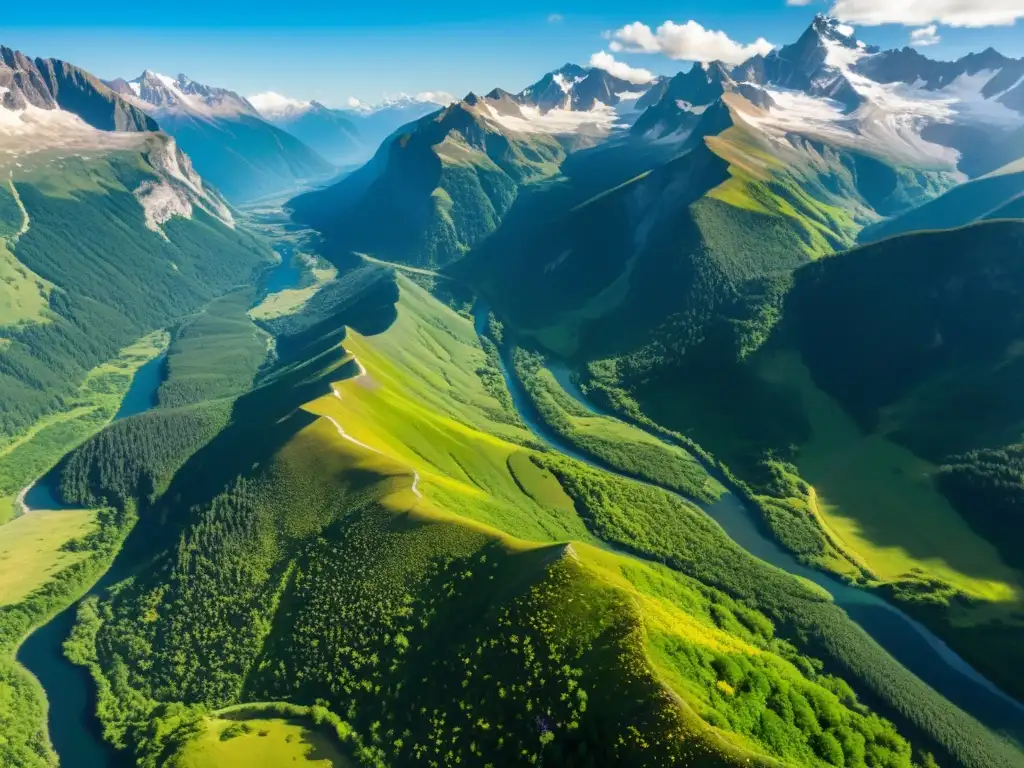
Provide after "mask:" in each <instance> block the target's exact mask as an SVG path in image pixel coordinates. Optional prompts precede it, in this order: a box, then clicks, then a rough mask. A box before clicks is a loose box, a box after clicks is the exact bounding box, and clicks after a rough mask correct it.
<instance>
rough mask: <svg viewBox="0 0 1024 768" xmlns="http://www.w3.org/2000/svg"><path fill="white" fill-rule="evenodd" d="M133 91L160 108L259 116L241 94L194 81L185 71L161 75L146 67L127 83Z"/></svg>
mask: <svg viewBox="0 0 1024 768" xmlns="http://www.w3.org/2000/svg"><path fill="white" fill-rule="evenodd" d="M127 85H128V87H129V88H130V90H131V92H132V94H134V96H135V97H137V98H138V99H141V100H142V101H143V102H145V105H148V106H149V107H152V109H153V110H154V111H156V112H157V113H158V114H159V113H160V112H185V113H193V114H200V115H223V116H228V115H236V114H248V115H252V116H256V117H258V116H259V112H258V111H257V109H256V107H254V106H253V105H252V104H250V103H249V101H248V100H247V99H245V98H244V97H243V96H239V95H238V94H237V93H235V92H234V91H231V90H228V89H227V88H217V87H214V86H210V85H204V84H203V83H200V82H197V81H195V80H193V79H191V78H190V77H188V76H187V75H184V74H179V75H178V76H177V77H169V76H168V75H161V74H160V73H159V72H154V71H153V70H150V69H147V70H145V71H143V73H142V74H141V75H139V76H138V77H137V78H135V79H134V80H130V81H128V83H127Z"/></svg>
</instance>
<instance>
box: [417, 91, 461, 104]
mask: <svg viewBox="0 0 1024 768" xmlns="http://www.w3.org/2000/svg"><path fill="white" fill-rule="evenodd" d="M413 98H414V99H415V100H416V101H425V102H427V103H428V104H439V105H440V106H442V107H447V106H448V105H449V104H453V103H455V102H456V101H458V99H457V98H455V96H453V95H452V94H450V93H448V92H446V91H422V92H421V93H417V94H416V95H415V96H413Z"/></svg>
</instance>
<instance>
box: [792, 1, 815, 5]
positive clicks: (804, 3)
mask: <svg viewBox="0 0 1024 768" xmlns="http://www.w3.org/2000/svg"><path fill="white" fill-rule="evenodd" d="M813 2H814V0H786V5H798V6H804V5H810V4H811V3H813Z"/></svg>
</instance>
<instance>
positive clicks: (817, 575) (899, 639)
mask: <svg viewBox="0 0 1024 768" xmlns="http://www.w3.org/2000/svg"><path fill="white" fill-rule="evenodd" d="M474 311H475V320H476V327H477V331H478V332H481V333H482V332H483V331H484V330H485V329H486V322H487V315H488V308H487V307H486V306H485V305H483V302H481V301H478V302H477V309H475V310H474ZM501 368H502V375H503V376H504V377H505V382H506V384H507V386H508V389H509V391H510V392H511V394H512V401H513V403H514V405H515V408H516V410H517V411H518V412H519V415H520V417H521V418H522V419H523V422H524V423H525V424H526V425H527V427H529V429H530V431H531V432H533V433H534V435H536V436H537V438H539V439H540V440H541V441H543V442H544V443H546V444H547V445H549V446H551V447H552V448H554V449H555V450H557V451H559V452H561V453H564V454H566V455H568V456H571V457H572V458H574V459H577V460H579V461H582V462H583V463H585V464H587V465H589V466H592V467H595V468H597V469H601V470H604V471H606V472H611V473H612V474H616V475H618V476H620V477H623V478H625V479H628V480H632V481H634V482H639V481H636V480H634V478H630V477H628V476H626V475H624V474H623V473H621V472H618V471H616V470H615V469H613V468H611V467H609V466H607V465H605V464H603V463H601V462H599V461H595V460H594V459H593V458H591V457H589V456H587V455H585V454H583V453H582V452H580V451H579V450H578V449H576V448H575V447H574V446H572V445H571V444H569V443H568V441H566V440H564V439H563V438H561V437H560V436H558V435H557V434H555V433H554V432H553V430H551V429H550V428H549V427H548V426H547V425H546V424H544V423H543V422H542V421H541V420H540V418H539V417H538V415H537V413H536V411H535V409H534V407H533V404H532V402H531V401H530V399H529V396H528V395H527V393H526V391H525V389H524V388H523V386H522V385H521V384H520V382H519V380H518V379H517V378H516V377H515V376H513V375H512V374H511V371H510V368H511V363H510V361H508V360H507V359H506V355H505V354H504V353H503V354H502V357H501ZM548 370H550V371H551V374H552V375H553V376H554V377H555V379H556V380H557V381H558V383H559V384H560V385H561V386H562V387H563V389H565V391H566V392H567V393H568V394H570V395H572V396H573V397H574V398H575V399H576V400H577V401H578V402H579V403H580V404H581V405H583V406H584V407H585V408H586V409H587V410H589V411H590V412H591V413H593V414H595V415H597V416H607V417H610V418H617V417H616V416H615V415H614V414H612V413H608V412H605V411H602V410H601V409H599V408H597V407H596V406H594V404H593V403H591V402H590V401H588V400H587V398H586V396H585V395H584V394H583V393H582V392H581V391H580V389H579V387H577V386H576V384H575V382H573V381H572V377H571V372H570V370H569V368H568V367H567V366H566V365H565V364H564V363H555V364H551V365H549V367H548ZM658 437H659V439H661V440H662V441H663V442H669V441H668V440H666V439H665V438H661V437H660V436H658ZM679 447H683V446H679ZM717 479H718V480H719V481H721V482H723V484H724V485H726V487H728V484H727V483H726V482H725V478H723V477H720V476H719V477H718V478H717ZM663 490H665V489H663ZM669 492H670V493H671V491H669ZM698 506H700V507H701V508H702V509H703V510H704V511H705V512H706V513H707V514H708V515H709V516H710V517H711V518H712V519H714V520H715V521H716V522H717V523H718V524H719V525H720V526H721V527H722V529H723V530H724V531H725V533H726V534H727V535H728V536H729V538H731V539H732V540H733V541H734V542H736V543H737V544H738V545H739V546H741V547H742V548H743V549H745V550H746V551H747V552H749V553H750V554H751V555H754V556H755V557H757V558H759V559H761V560H763V561H765V562H767V563H770V564H772V565H774V566H775V567H777V568H780V569H782V570H784V571H787V572H789V573H791V574H794V575H796V576H801V577H803V578H805V579H807V580H809V581H812V582H814V583H815V584H817V585H819V586H821V587H822V588H824V589H825V590H826V591H828V592H829V594H831V595H832V598H833V599H834V601H835V603H836V604H837V605H838V606H840V607H841V608H843V610H845V611H846V613H847V615H848V616H849V617H850V618H851V619H852V620H853V621H854V622H856V623H857V624H858V625H859V626H860V627H861V628H862V629H863V630H864V631H865V632H867V634H868V635H870V636H871V637H872V638H873V639H874V640H875V642H877V643H878V644H879V645H880V646H882V648H884V649H885V650H886V651H887V652H888V653H889V654H890V655H891V656H892V657H893V658H894V659H896V660H897V661H898V662H899V663H900V664H902V665H903V666H904V667H906V668H907V669H908V670H910V671H911V672H913V673H914V674H915V675H917V677H919V678H920V679H921V680H923V681H924V682H925V683H927V684H928V685H930V686H931V687H932V688H934V689H935V690H936V691H938V692H939V693H940V694H941V695H942V696H944V697H945V698H946V699H948V700H949V701H951V702H952V703H953V704H955V705H956V706H958V707H959V708H960V709H962V710H963V711H964V712H967V713H968V714H970V715H972V716H974V717H975V718H977V719H978V720H979V721H980V722H982V723H984V724H985V725H986V726H988V727H989V728H991V729H993V730H996V731H1003V732H1006V733H1010V734H1013V735H1014V736H1015V737H1016V738H1017V739H1018V740H1021V741H1024V704H1022V703H1021V702H1019V701H1017V700H1016V699H1014V698H1013V697H1011V696H1009V695H1007V694H1006V693H1004V692H1003V691H1001V690H1000V689H999V688H998V687H996V686H995V685H994V684H993V683H992V682H991V681H990V680H988V679H987V678H985V677H984V676H983V675H981V674H980V673H979V672H978V671H977V670H975V669H974V668H972V667H971V666H970V665H969V664H968V663H967V662H966V661H964V660H963V659H962V658H960V656H958V655H957V654H956V653H955V652H954V651H953V650H952V649H950V648H949V646H948V645H946V643H945V642H943V641H942V639H941V638H939V637H938V636H937V635H935V634H934V633H933V632H932V631H931V630H929V629H928V628H927V627H925V626H924V625H923V624H921V623H920V622H918V621H916V620H914V619H912V618H911V617H909V616H908V615H907V614H905V613H903V612H902V611H901V610H900V609H898V608H896V607H895V606H894V605H892V604H891V603H889V602H887V601H886V600H884V599H883V598H881V597H880V596H879V595H877V594H875V593H873V592H870V591H868V590H865V589H860V588H858V587H853V586H849V585H847V584H845V583H843V582H841V581H839V580H838V579H835V578H832V577H831V576H829V575H827V574H824V573H821V572H820V571H816V570H814V569H813V568H808V567H807V566H805V565H803V564H801V563H800V562H798V561H797V559H796V558H795V557H794V556H793V555H792V554H791V553H790V552H788V551H787V550H785V549H783V548H782V546H781V545H780V544H778V543H777V542H776V541H775V539H774V538H772V536H771V535H770V534H769V533H768V532H767V531H765V530H763V529H762V525H763V523H762V521H761V516H760V513H759V512H758V511H757V510H752V509H750V508H748V507H747V505H746V504H745V503H744V502H743V501H742V500H741V499H740V498H739V497H738V496H737V495H736V494H735V493H733V492H732V491H727V492H726V493H725V494H723V495H722V496H721V497H720V498H719V499H718V500H717V501H716V502H714V503H713V504H698Z"/></svg>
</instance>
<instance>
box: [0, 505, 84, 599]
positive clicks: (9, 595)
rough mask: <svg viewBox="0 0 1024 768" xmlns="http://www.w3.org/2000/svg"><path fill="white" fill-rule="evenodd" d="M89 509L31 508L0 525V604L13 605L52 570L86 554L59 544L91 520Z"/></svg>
mask: <svg viewBox="0 0 1024 768" xmlns="http://www.w3.org/2000/svg"><path fill="white" fill-rule="evenodd" d="M95 517H96V516H95V513H94V512H92V511H90V510H73V511H72V510H58V511H40V512H33V513H32V514H31V515H24V516H22V517H20V518H18V519H17V520H14V521H12V522H10V523H8V524H7V525H5V526H4V528H3V532H2V533H3V536H2V537H0V605H13V604H14V603H17V602H19V601H20V600H22V599H23V598H24V597H26V596H28V595H29V594H30V593H31V592H32V591H34V590H35V589H37V588H38V587H40V586H42V585H43V584H44V583H45V582H46V581H47V580H48V579H49V577H50V576H51V575H52V573H53V572H55V571H58V570H61V569H62V568H66V567H67V566H69V565H72V564H74V563H77V562H79V561H80V560H82V559H83V558H85V557H86V554H85V553H84V552H67V551H65V550H63V549H62V547H63V546H64V545H65V544H66V543H67V542H69V541H70V540H72V539H76V538H78V537H80V536H84V535H85V534H87V533H88V532H89V531H90V530H91V529H92V528H93V527H94V524H95Z"/></svg>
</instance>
